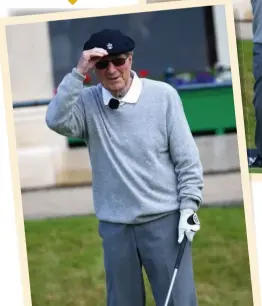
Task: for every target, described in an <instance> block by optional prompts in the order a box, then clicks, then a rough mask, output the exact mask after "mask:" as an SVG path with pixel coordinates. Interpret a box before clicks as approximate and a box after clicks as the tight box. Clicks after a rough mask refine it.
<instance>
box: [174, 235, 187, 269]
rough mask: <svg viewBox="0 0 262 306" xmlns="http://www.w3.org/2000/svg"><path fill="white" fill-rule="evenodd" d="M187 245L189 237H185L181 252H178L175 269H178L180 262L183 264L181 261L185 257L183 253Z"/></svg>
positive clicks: (180, 247)
mask: <svg viewBox="0 0 262 306" xmlns="http://www.w3.org/2000/svg"><path fill="white" fill-rule="evenodd" d="M186 243H187V237H186V236H185V237H184V239H183V240H182V242H181V244H180V246H179V251H178V255H177V259H176V263H175V269H178V268H179V266H180V262H181V259H182V256H183V253H184V250H185V247H186Z"/></svg>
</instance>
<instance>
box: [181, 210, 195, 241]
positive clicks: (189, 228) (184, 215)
mask: <svg viewBox="0 0 262 306" xmlns="http://www.w3.org/2000/svg"><path fill="white" fill-rule="evenodd" d="M199 230H200V222H199V219H198V216H197V214H196V213H195V212H194V211H193V210H192V209H182V210H181V211H180V220H179V224H178V243H181V242H182V240H183V238H184V235H186V236H187V239H188V241H189V242H192V241H193V238H194V235H195V233H196V232H197V231H199Z"/></svg>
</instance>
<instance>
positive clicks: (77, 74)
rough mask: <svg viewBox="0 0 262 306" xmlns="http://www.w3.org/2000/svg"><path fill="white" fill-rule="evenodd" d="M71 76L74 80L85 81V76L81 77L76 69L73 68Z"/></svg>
mask: <svg viewBox="0 0 262 306" xmlns="http://www.w3.org/2000/svg"><path fill="white" fill-rule="evenodd" d="M72 75H73V76H74V77H75V78H77V79H78V80H80V81H82V82H83V81H84V80H85V78H86V77H85V76H84V75H82V74H81V73H80V72H78V71H77V70H76V68H73V70H72Z"/></svg>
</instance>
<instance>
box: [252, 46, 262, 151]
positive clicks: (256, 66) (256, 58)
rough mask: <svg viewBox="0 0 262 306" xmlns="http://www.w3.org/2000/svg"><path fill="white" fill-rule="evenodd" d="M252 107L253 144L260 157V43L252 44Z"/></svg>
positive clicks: (261, 69) (261, 118) (261, 74)
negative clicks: (253, 124)
mask: <svg viewBox="0 0 262 306" xmlns="http://www.w3.org/2000/svg"><path fill="white" fill-rule="evenodd" d="M253 74H254V78H255V84H254V99H253V104H254V109H255V117H256V130H255V144H256V147H257V150H258V153H259V154H260V156H261V157H262V44H254V46H253Z"/></svg>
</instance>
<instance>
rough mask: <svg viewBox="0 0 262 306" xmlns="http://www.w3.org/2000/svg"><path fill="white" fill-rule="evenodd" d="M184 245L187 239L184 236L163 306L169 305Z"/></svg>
mask: <svg viewBox="0 0 262 306" xmlns="http://www.w3.org/2000/svg"><path fill="white" fill-rule="evenodd" d="M186 243H187V237H186V236H184V239H183V241H182V242H181V245H180V246H179V251H178V255H177V259H176V263H175V270H174V273H173V276H172V280H171V283H170V286H169V290H168V293H167V297H166V301H165V305H164V306H167V305H168V303H169V299H170V295H171V292H172V290H173V286H174V282H175V279H176V275H177V271H178V269H179V266H180V263H181V260H182V256H183V254H184V250H185V247H186Z"/></svg>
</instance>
